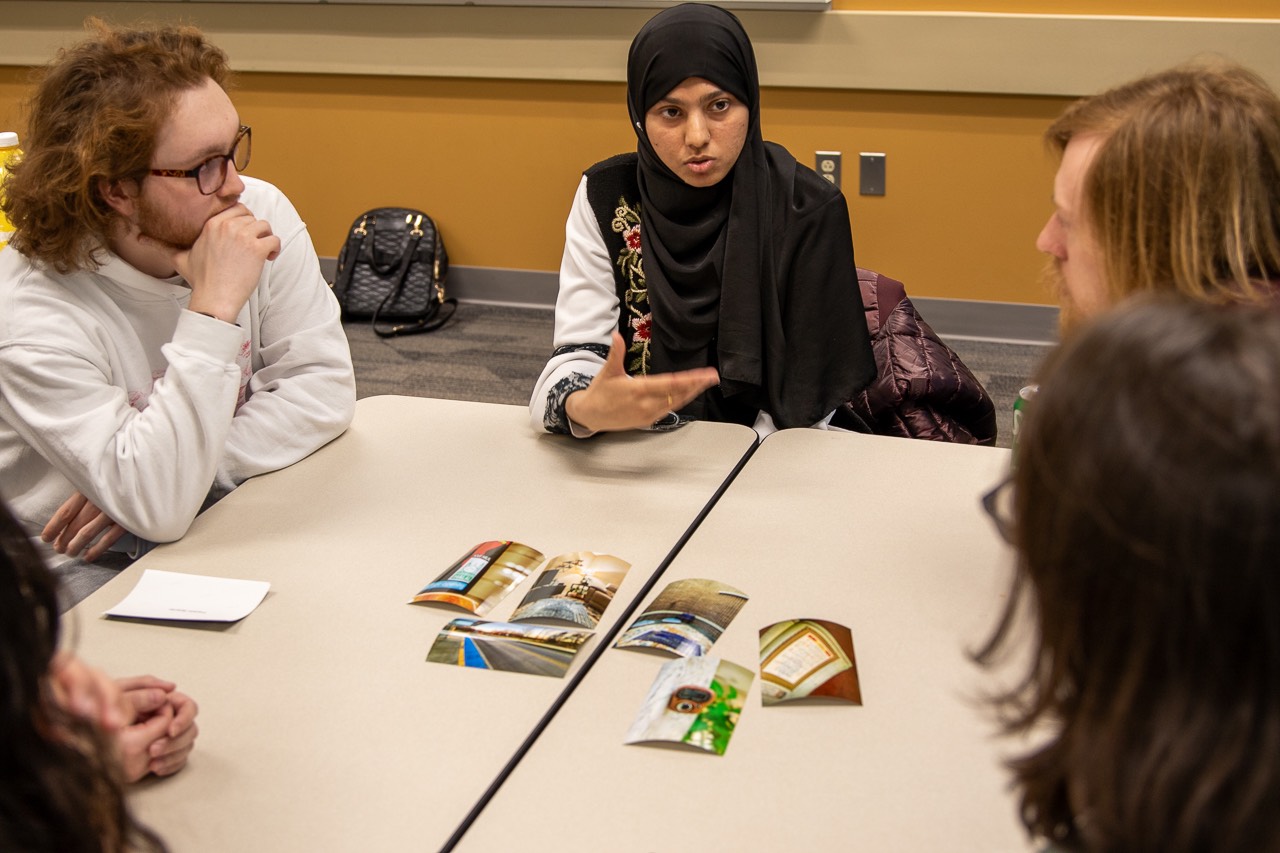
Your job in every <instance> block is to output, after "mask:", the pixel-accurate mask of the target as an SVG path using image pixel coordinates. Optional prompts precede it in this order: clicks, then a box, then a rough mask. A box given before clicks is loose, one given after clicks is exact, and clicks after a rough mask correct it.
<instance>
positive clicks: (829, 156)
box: [813, 151, 840, 187]
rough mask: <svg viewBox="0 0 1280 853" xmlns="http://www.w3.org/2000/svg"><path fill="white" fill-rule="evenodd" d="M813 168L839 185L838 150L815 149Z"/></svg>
mask: <svg viewBox="0 0 1280 853" xmlns="http://www.w3.org/2000/svg"><path fill="white" fill-rule="evenodd" d="M813 156H814V165H813V168H814V170H815V171H816V172H817V173H818V174H819V175H821V176H822V177H823V178H825V179H826V180H828V181H830V182H831V183H833V184H835V185H836V186H837V187H838V186H840V152H839V151H815V152H814V155H813Z"/></svg>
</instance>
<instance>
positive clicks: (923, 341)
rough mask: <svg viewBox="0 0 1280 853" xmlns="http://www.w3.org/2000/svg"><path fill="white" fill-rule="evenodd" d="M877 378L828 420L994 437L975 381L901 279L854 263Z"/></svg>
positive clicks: (942, 437) (982, 439) (988, 405)
mask: <svg viewBox="0 0 1280 853" xmlns="http://www.w3.org/2000/svg"><path fill="white" fill-rule="evenodd" d="M858 284H859V285H860V286H861V288H862V304H863V307H864V308H865V309H866V312H867V330H868V331H869V332H870V333H871V348H872V351H873V352H874V353H875V359H876V378H875V379H873V380H872V381H871V384H870V385H868V386H867V387H866V388H864V389H863V390H862V391H860V392H859V393H858V394H857V395H856V396H855V397H854V398H853V399H852V400H850V401H849V402H847V403H845V404H844V405H843V406H842V407H841V408H840V409H837V411H836V416H835V418H834V419H833V421H832V423H833V424H835V425H837V426H847V427H851V428H853V429H856V430H858V431H860V432H873V433H876V434H877V435H894V436H902V437H904V438H924V439H930V440H933V441H954V442H959V443H963V444H988V445H991V444H995V442H996V413H995V406H994V405H993V404H992V402H991V397H990V396H989V395H988V394H987V392H986V389H985V388H983V387H982V383H981V382H979V381H978V378H977V377H976V376H974V375H973V372H972V371H970V370H969V368H968V367H966V366H965V364H964V362H963V361H961V360H960V356H958V355H956V354H955V352H954V351H953V350H952V349H951V347H949V346H947V345H946V344H945V343H943V342H942V340H941V339H940V338H939V337H938V335H937V334H936V333H935V332H934V331H933V329H931V328H929V324H928V323H926V322H925V320H924V318H923V317H921V316H920V312H919V311H917V310H916V307H915V306H914V305H912V304H911V300H910V299H908V298H907V292H906V288H904V287H903V286H902V282H900V281H895V280H894V279H891V278H889V277H888V276H884V275H881V274H880V273H877V272H873V271H872V270H864V269H861V268H859V269H858Z"/></svg>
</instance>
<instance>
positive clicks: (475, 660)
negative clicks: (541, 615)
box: [427, 619, 592, 678]
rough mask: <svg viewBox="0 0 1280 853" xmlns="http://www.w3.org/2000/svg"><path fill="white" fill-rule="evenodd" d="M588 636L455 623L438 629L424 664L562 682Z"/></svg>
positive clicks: (504, 624)
mask: <svg viewBox="0 0 1280 853" xmlns="http://www.w3.org/2000/svg"><path fill="white" fill-rule="evenodd" d="M591 636H592V634H591V632H590V631H582V630H578V629H576V628H552V627H549V626H545V625H517V624H514V623H511V622H485V621H483V620H481V619H454V620H453V621H452V622H450V623H449V624H448V625H445V626H444V627H443V628H441V629H440V633H439V634H438V635H437V636H436V641H435V642H434V643H432V645H431V651H430V652H428V653H427V660H429V661H431V662H432V663H446V664H451V665H453V666H465V667H470V668H473V669H500V670H503V671H504V672H525V673H529V674H530V675H549V676H552V677H555V678H562V677H563V676H564V674H565V673H566V672H568V671H569V664H571V663H573V658H574V655H576V654H577V653H578V650H579V649H581V648H582V646H583V644H584V643H586V641H587V640H589V639H591Z"/></svg>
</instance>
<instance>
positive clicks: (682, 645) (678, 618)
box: [613, 578, 747, 657]
mask: <svg viewBox="0 0 1280 853" xmlns="http://www.w3.org/2000/svg"><path fill="white" fill-rule="evenodd" d="M746 603H747V594H746V593H744V592H743V591H742V590H740V589H735V588H734V587H731V586H729V585H728V584H724V583H720V582H719V581H713V580H706V579H704V578H690V579H688V580H681V581H674V582H672V583H669V584H667V586H666V588H665V589H663V590H662V592H660V593H658V597H657V598H655V599H654V600H653V602H652V603H650V604H649V606H648V607H646V608H645V610H644V612H643V613H641V614H640V615H639V616H637V617H636V619H635V621H634V622H632V623H631V627H629V628H627V630H625V631H623V632H622V636H620V637H619V638H618V641H617V642H616V643H614V644H613V647H614V648H615V649H627V648H649V649H659V650H661V651H664V652H670V653H671V654H676V655H680V656H681V657H701V656H702V655H705V654H706V653H707V652H708V651H710V650H711V646H712V645H713V644H714V643H715V641H716V640H718V639H720V635H721V634H723V633H724V629H725V628H727V627H729V623H730V622H732V621H733V617H735V616H737V615H738V611H740V610H741V609H742V607H743V605H745V604H746Z"/></svg>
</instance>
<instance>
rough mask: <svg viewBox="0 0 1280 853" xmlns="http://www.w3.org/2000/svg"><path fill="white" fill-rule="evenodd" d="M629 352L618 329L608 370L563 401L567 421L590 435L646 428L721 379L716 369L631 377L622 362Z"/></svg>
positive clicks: (614, 337)
mask: <svg viewBox="0 0 1280 853" xmlns="http://www.w3.org/2000/svg"><path fill="white" fill-rule="evenodd" d="M625 350H626V344H625V343H624V342H623V340H622V335H620V334H618V332H616V331H615V332H614V333H613V342H612V346H611V347H610V348H609V357H608V358H606V359H605V362H604V367H602V368H601V369H600V372H599V373H597V374H596V376H595V378H594V379H592V380H591V384H590V385H588V386H587V387H586V388H584V389H583V390H581V391H575V392H574V393H572V394H570V395H569V397H568V399H566V400H565V414H567V415H568V416H569V420H571V421H573V422H574V423H575V424H577V425H578V426H580V427H582V428H583V429H586V430H590V431H591V432H605V431H619V430H628V429H644V428H645V427H648V426H651V425H652V424H653V423H654V422H655V421H657V420H658V419H660V418H661V417H662V416H663V415H665V414H666V413H667V412H674V411H678V410H679V409H681V408H683V407H684V406H686V405H688V404H689V402H690V401H692V400H693V399H694V398H695V397H697V396H698V395H699V394H701V393H702V392H703V391H705V390H707V389H708V388H710V387H712V386H713V385H715V384H716V383H717V382H719V381H720V376H719V374H718V373H717V372H716V370H715V368H714V367H699V368H696V369H694V370H681V371H677V372H675V373H658V374H653V375H651V376H629V375H628V374H627V371H626V369H625V368H624V366H623V363H622V359H623V354H624V352H625Z"/></svg>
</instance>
